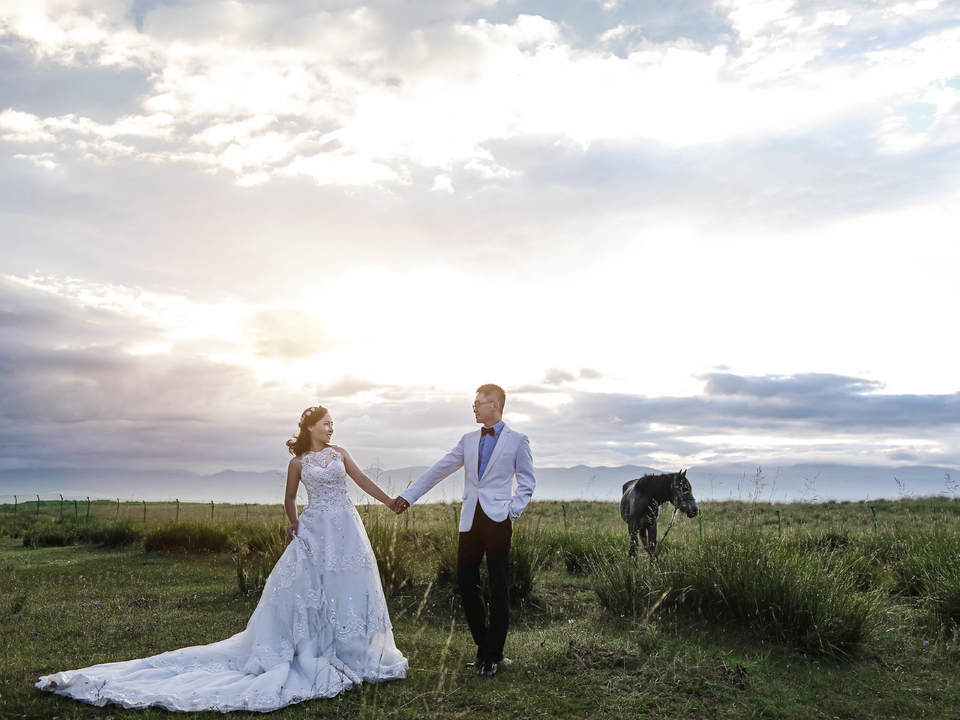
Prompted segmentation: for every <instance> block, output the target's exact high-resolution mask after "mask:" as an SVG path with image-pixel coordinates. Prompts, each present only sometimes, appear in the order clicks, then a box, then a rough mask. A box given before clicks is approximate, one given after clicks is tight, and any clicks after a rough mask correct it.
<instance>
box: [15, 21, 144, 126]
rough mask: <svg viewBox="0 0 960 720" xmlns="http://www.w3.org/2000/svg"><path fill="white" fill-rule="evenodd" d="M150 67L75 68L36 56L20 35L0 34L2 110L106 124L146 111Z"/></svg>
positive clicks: (92, 66) (93, 66) (96, 66)
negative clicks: (72, 116) (142, 105)
mask: <svg viewBox="0 0 960 720" xmlns="http://www.w3.org/2000/svg"><path fill="white" fill-rule="evenodd" d="M148 87H149V84H148V71H147V70H145V69H141V68H118V67H104V66H98V65H87V66H83V67H76V66H73V67H70V66H66V65H63V64H61V63H58V62H55V61H52V60H40V59H37V58H36V57H35V56H34V53H33V50H32V48H31V47H30V45H29V44H28V43H25V42H23V41H21V40H18V39H17V38H16V37H15V36H5V37H3V38H0V98H2V99H0V110H4V109H6V108H8V107H10V108H16V109H17V110H19V111H21V112H29V113H33V114H35V115H40V116H41V117H48V116H57V115H67V114H71V113H73V114H76V115H81V116H84V117H89V118H91V119H93V120H96V121H98V122H103V123H110V122H113V120H114V119H115V118H117V117H118V116H121V115H128V114H136V113H138V112H140V111H141V110H140V102H141V100H142V99H143V94H144V93H145V92H146V91H147V89H148Z"/></svg>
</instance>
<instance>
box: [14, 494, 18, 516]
mask: <svg viewBox="0 0 960 720" xmlns="http://www.w3.org/2000/svg"><path fill="white" fill-rule="evenodd" d="M13 514H14V515H16V514H17V496H16V495H14V496H13Z"/></svg>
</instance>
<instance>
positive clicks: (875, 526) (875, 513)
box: [870, 505, 879, 532]
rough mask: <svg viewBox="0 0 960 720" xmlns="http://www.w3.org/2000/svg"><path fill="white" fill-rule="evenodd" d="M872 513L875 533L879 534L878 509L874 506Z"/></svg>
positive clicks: (871, 509)
mask: <svg viewBox="0 0 960 720" xmlns="http://www.w3.org/2000/svg"><path fill="white" fill-rule="evenodd" d="M870 512H871V513H873V531H874V532H877V530H878V529H879V528H878V527H877V509H876V508H875V507H874V506H873V505H871V506H870Z"/></svg>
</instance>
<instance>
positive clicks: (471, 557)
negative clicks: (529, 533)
mask: <svg viewBox="0 0 960 720" xmlns="http://www.w3.org/2000/svg"><path fill="white" fill-rule="evenodd" d="M512 536H513V522H512V521H511V520H510V518H509V517H508V518H507V519H506V520H504V521H503V522H494V521H493V520H491V519H490V518H489V517H487V514H486V513H485V512H483V508H481V507H480V503H479V502H477V509H476V512H475V514H474V516H473V526H472V527H471V528H470V529H469V530H468V531H467V532H462V533H460V543H459V545H458V546H457V582H458V584H459V586H460V598H461V601H462V602H463V611H464V613H465V614H466V616H467V624H468V625H469V626H470V632H471V634H472V635H473V641H474V642H475V643H476V644H477V661H478V662H500V661H501V660H503V643H504V642H505V641H506V639H507V626H508V624H509V622H510V616H509V609H508V603H509V596H508V593H507V585H508V577H507V568H508V564H509V560H510V539H511V537H512ZM484 554H486V556H487V574H488V576H489V578H490V622H489V624H488V623H487V611H486V607H485V603H484V601H483V592H482V590H481V589H480V562H481V560H482V559H483V556H484Z"/></svg>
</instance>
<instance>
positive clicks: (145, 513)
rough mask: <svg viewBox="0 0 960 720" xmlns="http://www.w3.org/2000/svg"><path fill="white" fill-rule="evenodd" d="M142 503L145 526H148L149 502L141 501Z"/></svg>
mask: <svg viewBox="0 0 960 720" xmlns="http://www.w3.org/2000/svg"><path fill="white" fill-rule="evenodd" d="M140 502H142V503H143V524H144V525H146V524H147V501H146V500H141V501H140Z"/></svg>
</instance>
